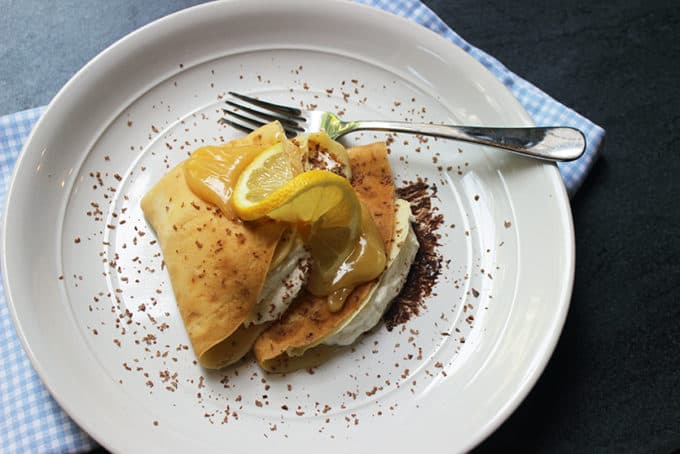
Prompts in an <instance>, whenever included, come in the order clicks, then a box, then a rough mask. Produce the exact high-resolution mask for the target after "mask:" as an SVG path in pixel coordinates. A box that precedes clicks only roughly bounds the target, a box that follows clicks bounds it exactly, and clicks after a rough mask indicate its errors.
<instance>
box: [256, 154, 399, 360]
mask: <svg viewBox="0 0 680 454" xmlns="http://www.w3.org/2000/svg"><path fill="white" fill-rule="evenodd" d="M347 152H348V155H349V161H350V165H351V168H352V180H351V182H352V186H353V187H354V190H355V191H356V193H357V195H358V197H359V199H360V200H361V201H362V202H363V203H364V204H365V206H366V208H367V209H368V211H369V213H370V214H371V217H372V218H373V221H374V222H375V224H376V227H377V229H378V232H379V233H380V236H381V237H382V239H383V241H384V242H385V250H386V251H388V252H389V248H390V246H391V244H390V242H391V238H392V233H393V226H394V210H395V206H394V181H393V178H392V172H391V168H390V165H389V162H388V159H387V148H386V145H385V144H384V143H382V142H380V143H375V144H370V145H364V146H359V147H354V148H350V149H348V150H347ZM376 282H377V279H376V280H373V281H370V282H367V283H364V284H362V285H359V286H358V287H356V288H355V289H354V291H353V292H352V293H351V294H350V296H349V297H348V298H347V300H346V301H345V303H344V305H343V307H342V309H340V310H339V311H338V312H331V310H330V309H329V305H328V302H327V299H326V298H319V297H315V296H313V295H311V294H310V293H309V292H304V293H301V294H300V295H299V296H298V298H297V300H296V301H295V302H294V303H293V304H292V305H291V307H290V308H289V309H288V310H287V311H286V313H285V314H284V315H283V316H282V317H281V318H280V319H279V320H277V321H276V322H274V323H273V324H272V325H270V326H269V327H267V328H266V329H265V330H264V332H263V333H262V334H261V335H260V336H259V337H258V338H257V340H256V341H255V344H254V345H253V351H254V353H255V357H256V358H257V361H258V363H259V364H260V366H261V367H262V368H263V369H264V370H267V371H270V372H285V371H290V370H294V369H298V368H300V367H308V366H310V365H313V364H316V363H317V362H319V361H322V360H323V359H324V358H326V357H327V355H328V352H329V350H331V349H332V348H331V347H328V346H325V345H323V341H324V340H325V339H326V338H327V337H329V336H330V335H332V334H333V333H334V332H335V331H336V330H337V329H338V328H339V327H341V326H343V324H345V322H346V321H347V320H349V319H351V318H352V316H353V315H354V314H355V312H356V311H357V310H359V308H361V304H362V302H363V300H364V298H366V296H367V295H368V294H369V292H370V290H371V288H372V287H373V286H374V285H375V284H376Z"/></svg>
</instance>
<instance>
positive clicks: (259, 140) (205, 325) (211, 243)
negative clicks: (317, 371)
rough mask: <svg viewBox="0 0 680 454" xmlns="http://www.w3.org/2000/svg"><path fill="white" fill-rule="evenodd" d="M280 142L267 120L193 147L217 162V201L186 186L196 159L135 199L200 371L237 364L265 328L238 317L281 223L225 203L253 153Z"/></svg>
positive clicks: (251, 297)
mask: <svg viewBox="0 0 680 454" xmlns="http://www.w3.org/2000/svg"><path fill="white" fill-rule="evenodd" d="M281 140H285V133H284V132H283V130H282V129H281V126H280V125H279V124H278V123H272V124H269V125H266V126H264V127H263V128H260V129H258V130H256V131H254V132H253V133H251V134H249V135H248V136H245V137H243V138H240V139H238V140H235V141H233V142H230V143H228V144H225V145H222V146H218V147H203V148H201V149H199V150H197V151H196V152H194V153H206V154H213V155H215V156H218V157H220V159H222V161H219V162H212V163H211V164H210V165H211V166H216V167H215V168H213V169H212V170H214V173H215V175H217V174H219V178H220V179H221V180H220V181H221V183H220V182H219V181H217V180H215V181H217V183H219V184H224V185H225V188H226V189H225V191H223V192H224V194H222V195H223V197H222V198H218V199H216V200H211V201H209V202H206V201H204V200H203V199H202V198H201V197H199V196H197V195H196V193H195V192H194V191H192V189H195V188H192V187H190V186H191V182H192V181H194V180H192V178H193V177H192V171H193V170H195V168H193V167H192V165H194V164H195V162H193V163H192V162H191V159H188V160H185V161H183V162H182V163H180V164H179V165H177V166H176V167H175V168H173V169H172V170H171V171H170V172H169V173H168V174H166V175H165V176H164V177H163V178H162V179H161V180H160V181H159V182H158V183H157V184H156V185H155V186H154V187H153V188H152V189H151V190H150V191H149V192H148V193H147V194H146V195H145V196H144V197H143V199H142V201H141V207H142V211H143V212H144V215H145V216H146V219H147V220H148V222H149V224H151V226H152V228H153V229H154V231H155V232H156V235H157V236H158V241H159V243H160V246H161V249H162V251H163V259H164V261H165V265H166V267H167V269H168V273H169V274H170V280H171V283H172V288H173V291H174V294H175V299H176V300H177V305H178V307H179V311H180V313H181V315H182V319H183V320H184V325H185V327H186V330H187V333H188V335H189V338H190V340H191V343H192V346H193V348H194V351H195V353H196V356H197V357H198V360H199V362H200V364H201V365H202V366H204V367H206V368H221V367H224V366H226V365H228V364H231V363H233V362H235V361H238V360H239V359H240V358H242V357H243V356H244V355H245V354H246V353H247V352H248V351H249V350H250V348H251V346H252V343H253V341H254V340H255V338H256V337H257V336H258V334H259V333H260V332H261V331H262V330H263V329H264V326H265V325H257V324H251V325H249V326H247V325H248V323H245V322H247V321H248V320H249V317H251V315H252V312H253V309H254V308H255V306H256V304H257V303H258V297H259V295H260V292H261V290H262V287H263V284H264V282H265V280H266V277H267V273H268V271H269V268H270V264H271V262H272V257H273V255H274V252H275V250H276V247H277V244H278V242H279V239H280V238H281V235H282V233H283V231H284V229H285V226H284V225H282V224H279V223H276V222H273V221H269V220H262V221H258V222H248V223H245V222H243V221H241V220H240V219H239V218H238V216H236V215H235V214H234V213H233V211H232V210H231V208H230V205H229V196H230V193H229V188H228V185H229V181H230V179H232V180H233V181H234V182H235V179H236V178H238V175H239V174H240V172H241V170H242V169H243V168H244V167H245V166H246V165H247V164H248V163H249V162H250V160H252V158H253V157H254V156H255V155H256V154H257V153H258V152H259V151H260V150H262V149H264V148H265V147H267V146H269V145H272V144H274V143H276V142H278V141H281ZM209 170H210V169H209ZM215 181H214V182H215ZM217 183H215V184H217ZM204 198H205V197H204ZM211 202H214V203H211Z"/></svg>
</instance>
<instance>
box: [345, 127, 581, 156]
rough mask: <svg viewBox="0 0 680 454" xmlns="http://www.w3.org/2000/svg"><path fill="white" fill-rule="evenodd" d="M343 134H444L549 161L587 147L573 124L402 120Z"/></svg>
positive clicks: (353, 128)
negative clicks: (503, 124) (487, 124)
mask: <svg viewBox="0 0 680 454" xmlns="http://www.w3.org/2000/svg"><path fill="white" fill-rule="evenodd" d="M342 129H343V131H342V134H343V135H344V134H347V133H349V132H353V131H390V132H406V133H412V134H421V135H425V136H433V137H444V138H447V139H454V140H460V141H463V142H470V143H478V144H482V145H489V146H492V147H497V148H502V149H504V150H508V151H511V152H513V153H516V154H519V155H523V156H531V157H533V158H539V159H545V160H548V161H573V160H574V159H578V158H579V157H580V156H581V155H582V154H583V152H584V151H585V147H586V139H585V136H584V135H583V133H582V132H581V131H579V130H578V129H576V128H571V127H563V126H559V127H531V128H487V127H479V126H454V125H435V124H430V123H406V122H398V121H353V122H347V123H346V125H345V128H342Z"/></svg>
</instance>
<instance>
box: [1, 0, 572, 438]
mask: <svg viewBox="0 0 680 454" xmlns="http://www.w3.org/2000/svg"><path fill="white" fill-rule="evenodd" d="M331 1H332V3H334V4H336V5H340V4H342V5H343V6H344V7H346V8H349V9H352V8H356V9H363V10H364V11H370V12H371V14H375V15H378V16H382V17H383V18H384V19H385V20H388V21H393V22H395V23H397V22H401V23H402V24H407V25H406V26H408V27H415V28H418V29H420V33H422V32H425V33H426V34H429V35H430V38H431V39H435V40H439V41H440V42H445V43H446V45H447V46H449V47H450V48H451V49H456V51H458V52H459V53H460V55H462V56H463V57H462V58H463V59H465V60H466V62H467V64H471V65H476V66H477V67H478V68H481V69H483V70H484V71H485V72H487V73H489V74H491V73H490V72H489V70H488V69H487V68H486V67H484V65H482V64H481V63H480V62H479V61H477V60H476V59H474V58H473V57H472V56H470V55H469V54H468V53H467V52H465V51H464V50H463V49H461V48H460V47H458V46H457V45H455V44H454V43H453V42H451V41H449V40H447V39H446V38H444V37H443V36H441V35H439V34H437V33H435V32H434V31H432V30H429V29H427V28H426V27H423V26H422V25H420V24H418V23H416V22H414V21H412V20H410V19H407V18H403V17H400V16H397V15H394V14H391V13H389V12H387V11H384V10H381V9H378V8H374V7H371V6H368V5H365V4H361V3H355V2H348V1H344V0H331ZM291 3H292V4H294V5H306V6H308V7H309V6H311V5H318V3H317V2H315V1H313V0H295V1H293V2H291ZM247 4H250V2H249V1H248V0H229V1H226V2H210V3H205V4H201V5H196V6H192V7H189V8H185V9H182V10H179V11H176V12H174V13H172V14H169V15H166V16H164V17H161V18H159V19H156V20H154V21H152V22H150V23H148V24H146V25H144V26H142V27H140V28H138V29H136V30H134V31H132V32H130V33H128V34H127V35H125V36H123V37H122V38H120V39H118V40H117V41H115V42H114V43H113V44H111V45H109V46H108V47H106V48H105V49H104V50H102V51H101V52H99V53H98V54H97V55H96V56H95V57H93V58H92V59H91V60H89V61H88V62H87V63H86V64H85V65H84V66H83V67H82V68H81V69H79V70H78V71H77V72H76V73H75V74H74V75H73V76H72V77H71V78H70V79H69V81H68V82H67V83H66V84H64V86H63V87H62V88H61V89H60V90H59V91H58V92H57V94H56V95H55V96H54V98H53V99H52V100H51V101H50V103H49V104H48V106H47V108H46V109H45V111H44V112H43V114H42V115H41V117H40V118H39V120H38V121H37V122H36V124H35V125H34V127H33V129H32V130H31V133H30V134H29V136H28V138H27V139H26V141H25V143H24V145H23V146H22V149H21V152H20V154H19V156H18V158H17V160H16V163H15V165H14V169H13V171H12V176H11V178H10V180H9V183H8V185H7V191H6V197H5V206H4V208H3V211H4V213H3V219H2V224H1V225H0V235H1V240H0V253H1V255H2V258H1V269H2V270H7V269H8V266H7V265H8V260H7V255H6V254H5V250H6V247H5V246H6V244H7V235H6V232H7V224H8V221H7V220H8V214H10V207H11V205H12V201H13V198H14V193H15V191H16V189H15V188H16V185H17V184H18V183H17V180H18V174H19V173H20V171H21V169H22V168H23V167H24V166H25V165H26V164H25V161H26V160H27V159H28V158H27V155H28V150H29V149H31V148H32V146H33V140H34V137H35V136H36V135H37V133H38V131H40V130H41V129H42V128H43V127H44V126H43V125H44V124H45V123H48V122H49V121H50V119H51V118H50V117H51V116H52V111H53V110H55V106H58V105H59V103H60V102H61V99H62V98H63V97H64V96H67V95H68V94H69V92H70V91H71V90H73V89H74V88H72V87H74V86H75V87H77V85H78V83H79V82H80V80H81V79H82V78H83V74H84V73H86V72H87V71H89V70H90V69H91V68H93V67H96V66H97V65H98V64H99V63H98V62H99V61H101V60H104V59H106V58H107V56H108V55H109V54H110V53H111V52H113V51H115V50H117V49H119V48H120V47H122V46H125V45H128V43H130V42H131V41H133V40H135V39H136V37H137V36H138V35H140V34H144V33H149V30H154V29H156V28H159V27H165V26H166V24H167V23H172V21H175V20H181V18H182V17H183V16H188V15H190V14H200V11H202V10H204V9H205V10H209V9H212V8H223V7H226V8H229V7H230V6H232V5H247ZM264 5H265V3H264V2H263V3H262V4H261V5H260V6H264ZM425 7H427V6H425ZM428 9H429V8H428ZM178 18H179V19H178ZM491 76H493V75H492V74H491ZM492 78H493V80H495V82H496V83H497V86H498V88H501V89H502V90H504V91H505V92H506V93H507V94H509V95H510V96H509V98H510V99H511V102H514V104H515V105H514V108H515V110H516V111H517V113H518V114H519V115H521V116H523V117H524V119H525V121H526V122H527V123H528V124H533V120H532V119H531V117H530V116H529V114H528V113H527V112H526V110H525V109H524V107H523V106H522V105H521V104H520V103H519V101H518V100H517V99H516V98H515V97H514V95H512V93H510V91H509V90H508V89H507V87H505V86H504V85H503V84H502V83H501V82H500V81H499V80H498V79H497V78H496V77H495V76H493V77H492ZM546 169H547V172H548V176H549V178H550V180H551V182H552V183H553V187H554V189H555V190H556V191H555V195H556V197H555V200H557V201H559V202H560V203H559V205H560V206H559V207H558V208H559V212H560V213H561V215H562V216H564V218H565V221H566V223H565V224H564V227H565V233H566V236H567V237H568V238H566V240H567V241H566V243H565V244H564V246H565V247H566V252H567V258H568V263H567V265H566V267H565V268H566V269H565V271H566V272H567V274H566V275H565V276H564V277H565V279H564V282H565V287H564V291H563V293H562V295H560V296H561V298H560V301H559V302H558V303H559V304H558V306H557V307H558V308H559V311H558V312H557V313H556V317H555V319H554V326H553V329H552V330H551V331H550V334H551V335H550V337H549V338H545V339H543V341H542V343H541V348H539V349H537V350H536V351H534V354H533V356H534V358H536V357H537V355H539V354H540V361H538V367H536V368H535V369H533V370H532V371H531V373H530V374H529V376H528V379H527V380H526V382H525V384H524V386H522V387H520V389H517V390H516V391H517V392H516V393H515V394H514V395H513V396H511V397H510V398H509V399H507V400H506V402H505V405H504V406H503V407H502V408H501V410H500V411H498V412H496V414H495V415H494V417H493V418H491V419H490V420H489V421H488V423H487V424H485V425H484V426H482V427H480V430H478V431H476V434H475V435H474V436H473V437H471V438H470V440H469V442H468V443H467V445H466V446H465V447H464V449H465V450H469V449H472V448H474V447H475V446H477V445H478V444H479V443H481V442H482V441H484V440H485V439H486V438H487V437H488V436H489V435H491V434H492V433H493V432H494V431H495V430H496V429H497V428H498V427H500V426H501V425H502V424H503V423H504V422H505V421H506V420H507V419H508V417H509V416H510V415H511V414H512V413H513V412H514V411H515V410H516V409H517V407H518V406H519V405H520V404H521V403H522V402H523V401H524V399H525V398H526V396H527V395H528V394H529V392H530V391H531V390H532V389H533V388H534V386H535V384H536V382H537V381H538V379H539V378H540V376H541V375H542V374H543V371H544V370H545V368H546V366H547V364H548V362H549V361H550V359H551V358H552V355H553V353H554V350H555V348H556V346H557V343H558V341H559V338H560V336H561V333H562V330H563V327H564V324H565V321H566V317H567V314H568V310H569V306H570V300H571V296H572V292H573V284H574V277H575V232H574V225H573V217H572V213H571V206H570V204H569V199H568V195H567V191H566V188H565V187H564V184H563V182H562V178H561V176H560V174H559V170H558V168H557V166H556V165H554V164H549V165H547V166H546ZM7 276H8V273H7V272H6V271H5V272H3V273H2V278H3V285H4V289H5V295H6V301H7V306H8V309H9V313H10V315H11V317H12V321H13V323H14V329H15V331H16V333H17V337H18V338H19V340H20V343H21V345H22V347H23V349H24V352H25V353H26V355H27V357H28V358H29V360H30V362H31V365H32V367H33V368H34V369H35V371H36V372H37V374H38V376H39V377H40V379H41V382H42V383H43V385H44V386H45V387H46V388H47V389H48V390H49V392H50V394H51V396H52V397H53V398H54V399H55V401H56V402H57V403H58V404H59V406H60V407H61V408H62V409H63V410H64V411H65V412H66V413H67V414H68V415H69V417H71V418H72V419H73V420H74V421H75V422H76V423H77V424H78V426H80V427H81V429H82V430H83V431H85V432H86V433H87V434H88V435H89V436H90V437H91V438H93V439H95V440H96V441H97V442H99V443H100V444H102V445H103V446H106V447H113V446H112V445H109V444H108V442H109V441H110V440H108V439H106V437H105V436H104V434H100V433H97V432H96V431H95V430H94V429H95V428H94V427H93V426H94V424H91V423H90V422H89V421H88V418H87V417H83V416H82V415H80V414H75V413H77V412H74V411H73V409H72V406H71V405H70V403H69V402H67V401H65V400H64V399H62V398H61V397H60V396H59V393H58V392H57V390H55V389H53V384H52V383H50V380H49V379H48V377H49V372H48V371H47V370H45V369H44V367H43V365H42V362H41V361H40V360H39V358H37V357H36V356H35V354H34V352H33V350H32V348H31V346H30V342H29V340H28V338H27V336H26V332H25V329H24V325H23V324H22V323H21V321H20V320H19V317H18V313H17V310H16V303H15V301H14V299H15V298H14V297H13V293H12V291H11V289H12V285H11V284H10V282H9V280H8V277H7ZM85 428H87V429H88V430H86V429H85Z"/></svg>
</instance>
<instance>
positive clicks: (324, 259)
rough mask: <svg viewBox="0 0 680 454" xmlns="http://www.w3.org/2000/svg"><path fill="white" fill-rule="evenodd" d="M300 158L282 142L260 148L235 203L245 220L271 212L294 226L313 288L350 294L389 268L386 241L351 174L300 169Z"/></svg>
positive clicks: (245, 172) (241, 178) (319, 292)
mask: <svg viewBox="0 0 680 454" xmlns="http://www.w3.org/2000/svg"><path fill="white" fill-rule="evenodd" d="M296 162H298V161H296V159H294V158H291V157H290V155H288V154H287V153H286V152H285V149H284V147H282V146H280V145H278V144H277V145H274V146H272V147H270V148H268V149H266V150H265V151H263V152H262V153H260V154H259V155H258V156H257V157H255V159H253V160H252V162H251V163H250V164H249V165H248V166H247V167H246V168H245V169H244V170H243V172H242V173H241V175H240V176H239V178H238V181H237V182H236V186H235V187H234V194H233V198H232V201H233V205H234V209H235V211H236V214H238V215H239V216H240V217H241V218H242V219H244V220H255V219H259V218H262V217H264V216H267V217H269V218H271V219H275V220H277V221H281V222H286V223H289V224H291V225H292V226H294V227H295V229H296V230H297V232H298V233H299V234H300V235H301V236H302V237H303V239H304V241H305V243H306V245H307V247H308V248H309V250H310V252H311V255H312V258H313V266H312V273H311V276H310V281H309V282H308V285H307V288H308V290H309V291H310V292H311V293H313V294H315V295H317V296H325V295H329V294H332V293H333V292H336V291H341V292H344V293H343V294H346V293H348V291H349V290H351V289H352V288H353V287H354V286H356V285H358V284H360V283H362V282H367V281H369V280H371V279H373V278H375V277H376V276H378V275H379V274H380V273H381V272H382V271H383V268H384V264H385V248H384V244H383V242H382V240H380V238H379V235H378V233H377V230H376V227H375V224H374V222H373V220H372V219H371V218H370V215H369V214H368V212H367V211H366V209H365V208H363V207H362V204H361V202H360V201H359V198H358V197H357V194H356V192H355V191H354V188H352V185H351V184H350V183H349V181H348V180H347V179H346V178H343V177H341V176H339V175H336V174H335V173H333V172H331V171H328V170H309V171H307V172H302V173H299V174H296V169H295V168H294V164H295V163H296ZM341 289H345V290H341ZM339 304H342V301H340V302H339Z"/></svg>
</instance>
